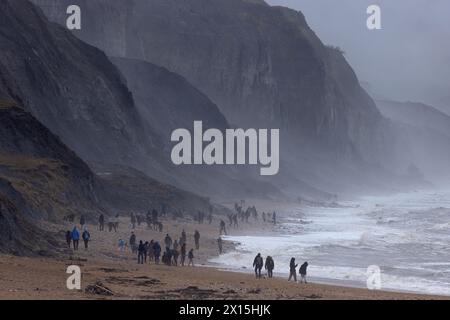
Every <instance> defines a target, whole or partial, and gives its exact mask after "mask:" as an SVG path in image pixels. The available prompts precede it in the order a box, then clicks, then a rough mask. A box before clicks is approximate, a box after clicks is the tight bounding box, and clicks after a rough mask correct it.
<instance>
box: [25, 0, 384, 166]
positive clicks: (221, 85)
mask: <svg viewBox="0 0 450 320" xmlns="http://www.w3.org/2000/svg"><path fill="white" fill-rule="evenodd" d="M34 2H35V3H37V4H39V5H41V7H42V8H43V9H44V11H45V12H46V13H47V14H48V15H49V16H50V18H51V19H52V20H54V21H58V22H60V23H65V18H66V15H65V8H66V7H67V5H68V4H69V3H70V4H72V3H75V4H78V5H80V7H81V8H82V12H83V23H84V24H83V27H82V30H81V31H76V32H75V33H76V34H77V35H78V36H79V37H80V38H81V39H83V40H85V41H87V42H89V43H91V44H93V45H95V46H97V47H99V48H101V49H103V50H105V52H106V53H107V54H108V55H111V56H119V57H127V58H136V59H141V60H146V61H149V62H152V63H155V64H157V65H160V66H164V67H166V68H167V69H169V70H170V71H173V72H176V73H179V74H180V75H182V76H184V77H185V78H186V79H187V80H188V81H190V82H191V83H192V84H193V85H195V86H196V87H197V88H199V89H200V90H201V91H203V92H204V93H206V94H207V95H208V96H209V97H210V98H211V100H212V101H213V102H214V103H216V104H217V105H218V107H219V109H220V110H221V111H222V113H223V114H224V115H225V116H226V117H227V119H228V120H229V122H230V123H231V124H237V125H240V126H244V127H269V128H275V127H278V128H280V129H281V134H282V136H283V137H285V138H284V140H285V141H290V142H289V143H288V146H289V148H290V149H292V145H295V146H298V147H299V148H304V147H306V146H308V147H309V148H311V149H319V150H321V151H324V150H325V152H331V153H333V154H336V155H337V157H341V158H345V159H349V158H353V159H354V158H359V159H362V160H364V161H366V162H369V163H377V164H379V163H380V162H382V161H383V156H382V154H383V148H384V146H383V145H384V144H385V143H386V137H385V133H383V132H386V128H385V124H384V123H383V121H384V120H383V119H382V117H381V115H380V113H379V112H378V110H377V108H376V106H375V104H374V102H373V101H372V99H371V98H370V97H369V96H368V95H367V94H366V93H365V91H364V90H363V89H362V88H361V87H360V85H359V83H358V79H357V78H356V76H355V74H354V72H353V70H352V69H351V67H350V66H349V65H348V63H347V62H346V60H345V58H344V57H343V55H342V53H340V52H339V51H338V50H336V49H332V48H328V47H326V46H324V45H323V43H322V42H321V41H320V40H319V39H318V37H317V36H316V35H315V34H314V32H313V31H312V30H311V29H310V28H309V27H308V25H307V23H306V20H305V17H304V16H303V15H302V13H300V12H296V11H294V10H290V9H287V8H282V7H271V6H269V5H267V4H266V3H264V2H263V1H244V0H207V1H206V0H191V1H178V0H145V1H144V0H133V1H125V0H108V1H106V0H95V1H85V0H77V1H66V0H62V1H59V0H53V1H52V0H45V1H43V0H34ZM112 39H114V40H112ZM319 152H320V151H319Z"/></svg>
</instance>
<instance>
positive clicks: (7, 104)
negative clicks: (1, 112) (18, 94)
mask: <svg viewBox="0 0 450 320" xmlns="http://www.w3.org/2000/svg"><path fill="white" fill-rule="evenodd" d="M9 108H21V107H20V105H18V104H17V102H15V101H12V100H3V99H0V109H9Z"/></svg>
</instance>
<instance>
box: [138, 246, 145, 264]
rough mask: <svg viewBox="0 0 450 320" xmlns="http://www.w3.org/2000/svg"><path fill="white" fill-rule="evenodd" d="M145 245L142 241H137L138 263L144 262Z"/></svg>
mask: <svg viewBox="0 0 450 320" xmlns="http://www.w3.org/2000/svg"><path fill="white" fill-rule="evenodd" d="M144 256H145V245H144V243H143V242H142V241H139V246H138V264H144Z"/></svg>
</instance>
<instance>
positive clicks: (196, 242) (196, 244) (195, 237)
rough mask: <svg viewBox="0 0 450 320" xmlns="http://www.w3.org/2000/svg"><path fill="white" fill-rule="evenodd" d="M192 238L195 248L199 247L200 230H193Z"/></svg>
mask: <svg viewBox="0 0 450 320" xmlns="http://www.w3.org/2000/svg"><path fill="white" fill-rule="evenodd" d="M194 240H195V249H197V250H198V249H200V232H198V230H195V233H194Z"/></svg>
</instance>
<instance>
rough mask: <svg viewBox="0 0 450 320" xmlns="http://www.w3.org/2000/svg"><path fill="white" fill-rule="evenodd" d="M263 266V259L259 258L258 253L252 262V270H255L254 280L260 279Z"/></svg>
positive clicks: (259, 254)
mask: <svg viewBox="0 0 450 320" xmlns="http://www.w3.org/2000/svg"><path fill="white" fill-rule="evenodd" d="M263 266H264V261H263V258H262V257H261V253H258V254H257V255H256V257H255V260H253V268H255V276H256V278H261V269H262V267H263Z"/></svg>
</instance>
